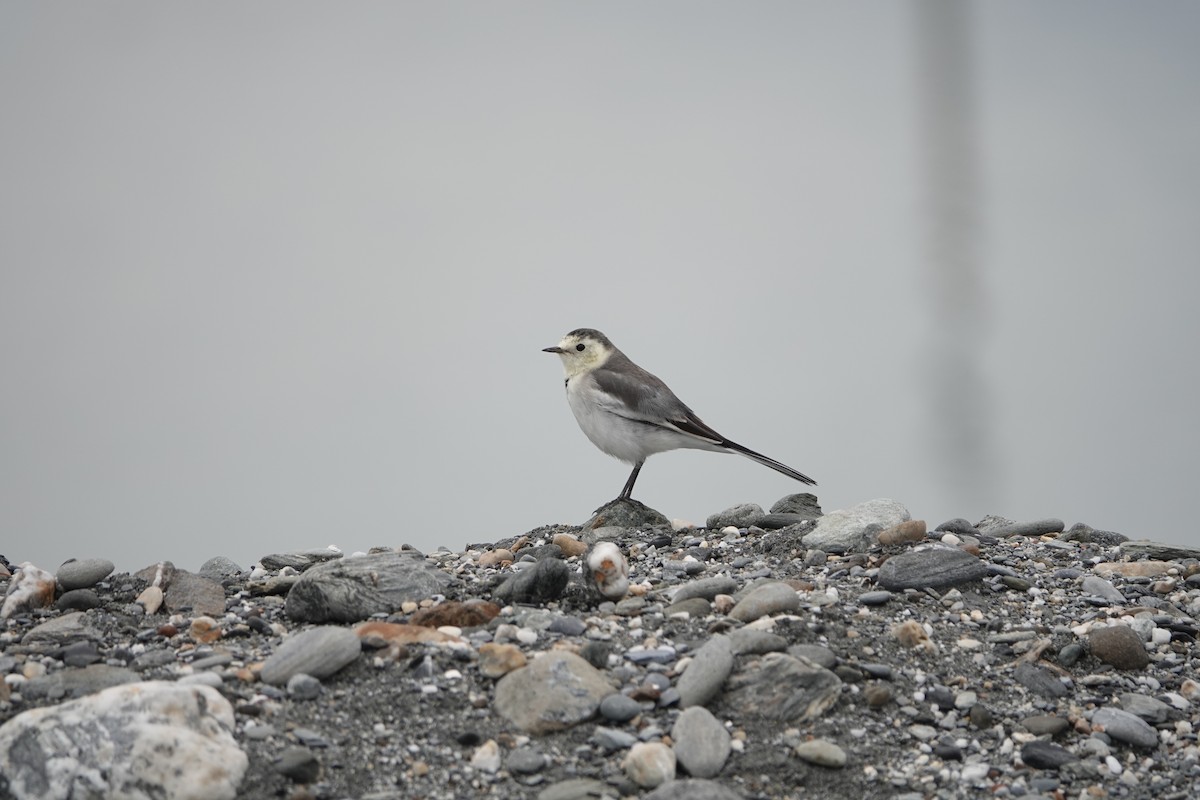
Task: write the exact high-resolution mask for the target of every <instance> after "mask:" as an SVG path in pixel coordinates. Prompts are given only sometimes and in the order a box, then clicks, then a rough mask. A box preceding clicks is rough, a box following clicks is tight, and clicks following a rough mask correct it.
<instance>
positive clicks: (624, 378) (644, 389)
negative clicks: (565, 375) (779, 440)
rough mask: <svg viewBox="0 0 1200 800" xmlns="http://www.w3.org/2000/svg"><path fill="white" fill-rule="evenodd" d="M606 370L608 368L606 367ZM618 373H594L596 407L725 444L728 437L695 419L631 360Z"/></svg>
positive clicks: (664, 386) (664, 387)
mask: <svg viewBox="0 0 1200 800" xmlns="http://www.w3.org/2000/svg"><path fill="white" fill-rule="evenodd" d="M606 366H607V365H606ZM619 367H620V368H619V369H598V370H596V371H595V372H593V373H592V378H593V379H594V380H595V385H596V388H597V390H598V391H597V393H596V394H597V396H596V398H595V399H596V403H597V404H598V405H599V406H600V407H601V408H603V409H604V410H605V411H607V412H609V413H610V414H616V415H617V416H621V417H625V418H626V419H631V420H636V421H638V422H645V423H647V424H649V425H657V426H659V427H661V428H669V429H671V430H675V431H678V432H679V433H685V434H688V435H690V436H695V437H697V438H699V439H705V440H707V441H710V442H713V443H714V444H723V443H724V442H725V437H724V436H722V435H721V434H719V433H717V432H716V431H714V430H713V429H712V428H710V427H709V426H708V425H706V424H705V423H704V422H703V421H702V420H701V419H700V418H699V417H697V416H696V414H695V412H693V411H692V410H691V409H690V408H688V407H687V405H685V404H684V402H683V401H682V400H680V399H679V398H678V397H676V396H675V393H674V392H672V391H671V389H670V387H669V386H667V385H666V384H665V383H663V382H662V380H660V379H659V378H658V377H657V376H656V375H653V374H651V373H649V372H647V371H646V370H644V369H642V368H641V367H639V366H638V365H636V364H634V363H633V362H632V361H630V360H629V359H628V358H625V359H623V361H622V362H620V363H619Z"/></svg>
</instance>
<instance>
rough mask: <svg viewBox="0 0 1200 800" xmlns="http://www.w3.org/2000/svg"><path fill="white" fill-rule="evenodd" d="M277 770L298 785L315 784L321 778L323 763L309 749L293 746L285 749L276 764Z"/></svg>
mask: <svg viewBox="0 0 1200 800" xmlns="http://www.w3.org/2000/svg"><path fill="white" fill-rule="evenodd" d="M275 769H277V770H278V771H279V774H281V775H283V776H284V777H286V778H288V779H290V780H292V781H295V782H296V783H315V782H316V781H317V779H318V778H319V777H320V776H321V762H320V760H318V759H317V756H316V754H315V753H313V751H312V750H309V749H308V748H307V747H299V746H296V745H293V746H291V747H288V748H285V749H284V751H283V752H282V753H280V754H279V758H278V759H277V760H276V762H275Z"/></svg>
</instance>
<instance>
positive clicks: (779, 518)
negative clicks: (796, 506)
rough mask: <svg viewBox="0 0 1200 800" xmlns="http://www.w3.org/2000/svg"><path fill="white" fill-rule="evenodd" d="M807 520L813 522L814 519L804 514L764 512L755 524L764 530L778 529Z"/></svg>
mask: <svg viewBox="0 0 1200 800" xmlns="http://www.w3.org/2000/svg"><path fill="white" fill-rule="evenodd" d="M807 522H812V520H810V519H809V518H808V517H806V516H804V515H803V514H763V515H762V516H761V517H759V519H758V522H756V523H754V524H755V525H757V526H758V527H760V528H762V529H763V530H767V531H777V530H779V529H780V528H790V527H792V526H793V525H800V524H801V523H807Z"/></svg>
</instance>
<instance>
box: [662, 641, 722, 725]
mask: <svg viewBox="0 0 1200 800" xmlns="http://www.w3.org/2000/svg"><path fill="white" fill-rule="evenodd" d="M732 669H733V645H732V643H731V642H730V641H729V637H727V636H722V635H721V634H717V635H716V636H713V637H712V638H711V639H709V640H708V641H707V642H705V643H704V645H703V646H702V647H701V648H700V649H699V650H697V651H696V653H695V655H694V656H693V657H692V660H691V662H690V663H689V664H688V667H687V669H685V670H684V671H683V674H682V675H680V676H679V680H678V682H677V683H676V685H675V688H676V689H677V690H678V691H679V704H680V705H681V706H682V707H684V708H689V707H690V706H702V705H704V704H705V703H707V702H708V701H709V700H711V699H712V698H713V697H714V696H716V694H717V692H718V691H720V689H721V685H722V684H724V683H725V679H726V678H728V677H729V673H730V671H731V670H732Z"/></svg>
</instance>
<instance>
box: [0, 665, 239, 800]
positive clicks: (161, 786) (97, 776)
mask: <svg viewBox="0 0 1200 800" xmlns="http://www.w3.org/2000/svg"><path fill="white" fill-rule="evenodd" d="M233 729H234V716H233V707H232V706H231V705H230V704H229V701H228V700H226V699H225V698H224V697H222V696H221V694H220V692H218V691H216V690H215V689H212V688H210V687H207V686H194V685H192V686H184V685H180V684H176V683H168V682H149V683H132V684H128V685H125V686H117V687H113V688H110V689H105V690H104V691H101V692H99V693H97V694H94V695H89V696H88V697H85V698H81V699H79V700H73V701H69V702H66V703H62V704H60V705H56V706H49V707H46V708H36V709H31V710H29V711H25V712H23V713H21V714H18V715H17V716H16V717H14V718H12V719H11V720H9V721H8V722H6V723H5V724H4V726H3V727H0V772H2V773H3V774H4V776H5V777H6V778H7V781H8V789H9V791H10V792H11V793H12V795H13V796H14V797H15V798H17V800H43V798H67V797H84V796H86V797H89V798H111V799H112V800H116V798H124V797H129V798H135V797H136V798H178V800H200V798H205V799H206V800H232V799H233V798H235V797H237V795H238V786H239V785H240V784H241V781H242V776H243V775H244V774H245V772H246V768H247V766H248V763H249V761H248V759H247V757H246V754H245V753H243V752H242V750H241V748H240V747H239V746H238V744H237V742H236V741H235V740H234V738H233V734H232V732H233Z"/></svg>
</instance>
